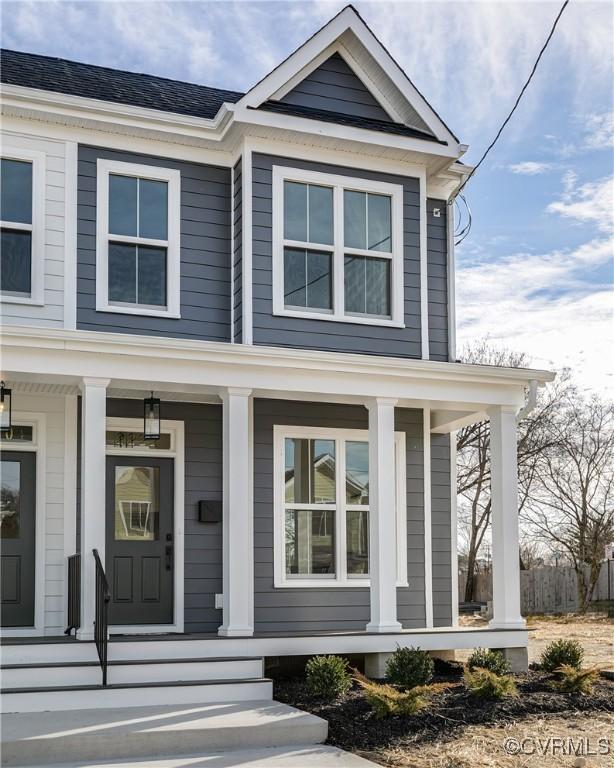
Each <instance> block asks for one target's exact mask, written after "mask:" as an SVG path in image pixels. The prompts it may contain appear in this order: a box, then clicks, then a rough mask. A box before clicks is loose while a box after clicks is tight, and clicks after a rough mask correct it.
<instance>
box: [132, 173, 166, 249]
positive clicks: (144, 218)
mask: <svg viewBox="0 0 614 768" xmlns="http://www.w3.org/2000/svg"><path fill="white" fill-rule="evenodd" d="M167 219H168V184H167V183H166V182H165V181H152V180H151V179H139V237H148V238H151V239H152V240H166V239H167V230H168V221H167Z"/></svg>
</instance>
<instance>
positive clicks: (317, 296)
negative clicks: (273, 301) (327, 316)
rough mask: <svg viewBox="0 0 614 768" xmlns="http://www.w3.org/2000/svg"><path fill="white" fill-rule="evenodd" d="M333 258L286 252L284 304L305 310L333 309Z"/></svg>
mask: <svg viewBox="0 0 614 768" xmlns="http://www.w3.org/2000/svg"><path fill="white" fill-rule="evenodd" d="M332 284H333V280H332V254H330V253H321V252H319V251H308V250H303V249H298V248H286V249H284V303H285V306H286V307H301V308H305V309H327V310H330V309H331V308H332Z"/></svg>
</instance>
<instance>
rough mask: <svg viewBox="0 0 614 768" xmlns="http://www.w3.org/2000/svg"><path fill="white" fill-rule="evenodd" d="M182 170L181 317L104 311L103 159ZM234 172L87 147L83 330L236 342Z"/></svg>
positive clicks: (82, 201)
mask: <svg viewBox="0 0 614 768" xmlns="http://www.w3.org/2000/svg"><path fill="white" fill-rule="evenodd" d="M98 158H106V159H109V160H117V161H120V162H128V163H139V164H143V165H153V166H159V167H164V168H172V169H176V170H178V171H180V173H181V224H180V230H181V275H180V278H181V318H180V319H171V318H159V317H149V316H146V315H144V316H140V315H129V314H120V313H115V312H97V311H96V161H97V159H98ZM230 174H231V169H230V168H220V167H217V166H210V165H199V164H197V163H187V162H180V161H176V160H169V159H165V158H160V157H153V156H150V155H140V154H134V153H131V152H121V151H115V150H108V149H101V148H97V147H88V146H80V147H79V177H78V192H77V201H78V223H77V327H78V328H80V329H84V330H97V331H117V332H127V333H140V334H146V335H153V336H167V337H176V338H190V339H207V340H211V341H230V339H231V329H230V293H231V291H230V272H231V270H230V253H231V243H230V218H231V199H230V187H231V184H230V180H231V176H230Z"/></svg>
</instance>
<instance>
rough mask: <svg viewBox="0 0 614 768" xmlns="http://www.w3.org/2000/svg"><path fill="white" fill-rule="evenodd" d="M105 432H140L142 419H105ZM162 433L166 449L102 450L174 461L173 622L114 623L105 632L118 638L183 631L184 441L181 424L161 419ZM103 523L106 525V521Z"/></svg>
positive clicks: (108, 453)
mask: <svg viewBox="0 0 614 768" xmlns="http://www.w3.org/2000/svg"><path fill="white" fill-rule="evenodd" d="M106 429H108V430H111V429H122V430H127V431H132V432H142V431H143V420H142V419H125V418H119V417H107V419H106ZM160 429H161V431H162V432H170V433H171V449H170V450H158V449H155V450H153V449H152V450H147V449H143V448H141V447H135V448H109V447H108V446H107V447H106V450H105V453H106V456H135V457H139V458H144V459H147V458H172V459H174V471H175V482H174V492H175V496H174V515H173V517H174V519H173V523H174V531H173V544H174V574H173V577H174V588H173V623H172V624H133V625H127V624H118V625H112V626H110V627H109V632H111V633H113V632H115V633H118V634H122V635H139V634H141V635H143V634H166V633H168V632H183V628H184V602H185V586H184V574H185V530H184V519H185V494H184V486H185V440H184V423H183V421H171V420H166V419H163V420H162V421H161V422H160ZM105 524H108V521H106V523H105Z"/></svg>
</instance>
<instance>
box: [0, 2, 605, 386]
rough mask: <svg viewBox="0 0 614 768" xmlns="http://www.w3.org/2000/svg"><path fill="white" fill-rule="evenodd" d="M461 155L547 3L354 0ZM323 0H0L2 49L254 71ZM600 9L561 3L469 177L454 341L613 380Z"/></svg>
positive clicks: (541, 30) (230, 79)
mask: <svg viewBox="0 0 614 768" xmlns="http://www.w3.org/2000/svg"><path fill="white" fill-rule="evenodd" d="M355 5H356V7H357V9H358V10H359V12H360V13H361V14H362V16H363V17H364V18H365V20H366V21H367V23H368V24H369V25H370V26H371V28H372V29H373V31H374V32H375V34H376V35H377V36H378V37H379V38H380V39H381V40H382V42H383V43H384V44H385V45H386V46H387V47H388V48H389V50H390V51H391V52H392V54H393V55H394V56H395V58H396V59H397V60H398V61H399V63H400V64H401V66H403V68H404V69H405V70H406V72H407V73H408V74H409V76H410V77H411V78H412V80H413V81H414V82H415V84H416V85H417V86H418V88H419V89H420V90H421V91H422V93H424V94H425V96H426V97H427V98H428V99H429V100H430V101H431V103H432V104H433V106H434V107H435V108H436V109H437V111H438V112H439V113H440V114H441V115H442V117H443V118H444V119H445V120H446V122H447V123H448V124H449V125H450V127H451V128H452V129H453V130H454V131H455V133H456V134H457V135H458V136H459V137H460V138H461V140H462V141H463V142H465V143H467V144H469V145H470V149H469V152H468V153H467V155H466V156H465V160H466V161H467V162H469V163H471V162H475V161H476V160H477V159H478V158H479V156H480V154H481V152H482V151H483V149H484V147H485V146H486V145H487V144H488V143H489V141H490V139H491V138H492V136H493V135H494V133H495V132H496V130H497V128H498V126H499V124H500V123H501V121H502V120H503V118H504V117H505V115H506V114H507V111H508V110H509V108H510V106H511V104H512V103H513V101H514V99H515V96H516V94H517V93H518V91H519V89H520V87H521V86H522V84H523V82H524V80H525V78H526V76H527V74H528V72H529V71H530V68H531V66H532V63H533V60H534V58H535V56H536V55H537V52H538V51H539V49H540V47H541V45H542V43H543V41H544V39H545V37H546V34H547V32H548V30H549V28H550V25H551V23H552V20H553V19H554V17H555V15H556V13H557V11H558V7H559V4H558V3H551V2H530V3H507V2H484V3H464V2H433V1H432V0H431V1H430V2H403V3H387V2H378V3H361V2H357V3H355ZM341 7H343V3H337V2H275V3H253V2H239V3H235V2H166V3H162V2H160V3H157V2H146V1H142V2H111V1H109V2H94V1H92V2H79V3H74V2H53V1H50V2H27V1H25V0H24V1H23V2H11V1H10V0H9V1H5V2H3V3H2V11H1V12H2V44H3V45H4V46H6V47H13V48H16V49H19V50H28V51H34V52H38V53H45V54H49V55H56V56H63V57H66V58H73V59H76V60H79V61H87V62H90V63H94V64H103V65H106V66H113V67H119V68H125V69H130V70H134V71H140V72H149V73H153V74H158V75H163V76H166V77H172V78H178V79H185V80H189V81H193V82H199V83H204V84H208V85H215V86H220V87H225V88H232V89H237V90H244V89H247V88H249V86H250V85H252V84H253V83H255V82H256V81H257V80H258V79H260V78H261V77H262V76H263V75H264V74H266V73H267V72H268V71H270V69H272V68H273V67H274V66H275V65H276V64H277V63H279V61H281V60H282V59H283V58H284V57H285V56H287V55H288V54H289V53H290V52H292V50H294V49H295V48H296V47H297V46H298V45H300V44H301V43H302V42H303V41H304V40H305V39H306V38H307V37H308V36H309V35H311V34H313V32H314V31H316V30H317V29H318V28H319V27H320V26H321V25H322V24H324V23H325V22H326V21H327V20H328V19H329V18H330V17H331V16H333V15H334V14H335V13H336V12H337V11H338V10H339V9H340V8H341ZM613 17H614V5H612V4H611V3H609V2H598V3H590V2H582V0H572V2H571V3H570V5H569V7H568V9H567V10H566V12H565V14H564V15H563V18H562V19H561V22H560V25H559V28H558V30H557V33H556V35H555V37H554V38H553V40H552V43H551V45H550V47H549V49H548V51H547V53H546V54H545V57H544V59H543V60H542V64H541V66H540V69H539V70H538V72H537V75H536V77H535V79H534V81H533V84H532V86H531V88H530V90H529V91H528V92H527V94H526V99H525V100H524V101H523V102H522V104H521V106H520V108H519V110H518V111H517V113H516V115H515V116H514V118H513V121H512V123H510V125H509V126H508V129H506V131H505V133H504V134H503V136H502V138H501V140H500V141H499V143H498V145H497V147H496V148H495V150H494V151H493V152H492V153H491V155H490V156H489V158H488V159H487V161H486V162H485V164H484V165H483V166H482V167H481V168H480V171H479V172H478V174H477V175H476V176H475V178H474V179H473V180H472V181H471V182H470V184H469V186H468V187H467V189H466V193H467V199H468V202H469V205H470V207H471V210H472V214H473V228H472V231H471V234H470V235H469V237H468V238H467V239H466V240H465V242H464V243H463V244H462V246H461V247H460V248H459V249H458V253H457V263H458V289H457V290H458V298H457V312H458V324H459V342H460V343H461V345H462V344H463V343H466V342H468V341H470V340H471V339H474V338H481V337H484V336H489V337H490V338H491V339H492V341H493V342H495V343H497V344H500V345H506V346H509V347H512V348H514V349H518V350H523V351H526V352H527V353H528V354H529V355H530V356H531V358H532V360H533V363H534V365H535V366H541V367H551V366H554V367H557V368H558V367H561V366H563V365H569V366H572V367H573V368H574V369H575V371H576V374H577V376H578V378H579V380H580V382H581V384H582V385H583V386H585V387H586V388H592V389H597V390H600V391H603V390H604V389H606V388H607V387H610V394H612V391H611V387H612V384H613V382H614V317H613V305H614V301H613V295H612V282H613V270H614V264H613V224H614V222H613V210H612V209H613V203H612V187H613V184H614V144H613V141H614V140H613V135H614V104H613V98H614V80H613V73H614V60H613V53H612V51H613V50H614V31H613V30H614V18H613Z"/></svg>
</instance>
